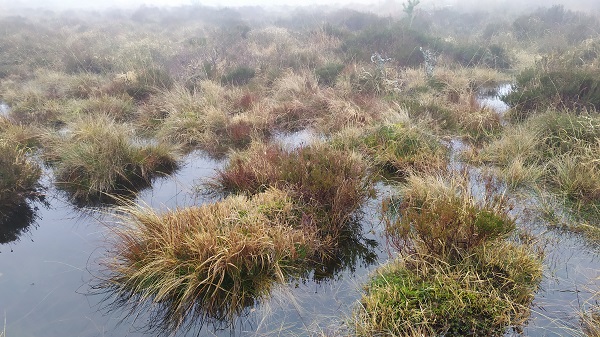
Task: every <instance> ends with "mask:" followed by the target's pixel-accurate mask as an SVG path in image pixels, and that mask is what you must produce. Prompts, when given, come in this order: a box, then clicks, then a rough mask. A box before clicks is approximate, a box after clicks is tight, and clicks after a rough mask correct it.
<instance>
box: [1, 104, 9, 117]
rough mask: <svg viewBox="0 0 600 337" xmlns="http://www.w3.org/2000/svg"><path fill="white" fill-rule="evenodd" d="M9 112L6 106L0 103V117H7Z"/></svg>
mask: <svg viewBox="0 0 600 337" xmlns="http://www.w3.org/2000/svg"><path fill="white" fill-rule="evenodd" d="M9 110H10V108H9V107H8V104H6V103H4V102H2V101H0V116H4V117H8V111H9Z"/></svg>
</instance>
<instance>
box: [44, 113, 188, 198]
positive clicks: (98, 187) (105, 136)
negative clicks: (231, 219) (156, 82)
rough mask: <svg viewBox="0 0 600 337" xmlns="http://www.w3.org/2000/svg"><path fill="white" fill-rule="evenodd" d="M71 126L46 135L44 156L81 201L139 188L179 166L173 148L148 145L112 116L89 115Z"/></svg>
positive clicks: (67, 187) (64, 186)
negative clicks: (65, 130) (62, 130)
mask: <svg viewBox="0 0 600 337" xmlns="http://www.w3.org/2000/svg"><path fill="white" fill-rule="evenodd" d="M67 129H68V131H67V132H65V133H63V134H62V135H60V134H52V133H49V134H47V135H45V136H44V138H45V139H44V142H43V144H44V158H45V160H46V161H48V162H49V163H51V164H52V165H53V167H54V170H55V175H56V181H57V184H58V185H59V186H60V187H61V188H64V189H65V190H67V191H70V192H71V193H72V196H73V197H74V198H75V199H80V200H81V199H83V200H85V199H88V198H95V197H101V196H103V195H105V194H112V193H121V192H126V191H128V190H130V189H136V188H139V187H141V186H145V185H147V184H149V183H150V181H151V180H152V179H153V178H154V177H155V176H157V175H160V174H166V173H169V172H172V171H173V170H174V169H175V168H176V167H177V159H176V157H175V154H174V150H175V149H174V148H173V147H172V146H168V145H166V144H163V143H159V144H151V143H147V144H144V143H143V142H142V140H138V139H136V138H135V135H134V134H133V133H132V130H131V128H129V127H128V126H127V125H126V124H117V123H116V122H115V121H114V120H113V119H112V118H110V117H108V116H99V117H85V118H83V119H81V120H79V121H77V122H74V123H72V124H70V125H68V126H67Z"/></svg>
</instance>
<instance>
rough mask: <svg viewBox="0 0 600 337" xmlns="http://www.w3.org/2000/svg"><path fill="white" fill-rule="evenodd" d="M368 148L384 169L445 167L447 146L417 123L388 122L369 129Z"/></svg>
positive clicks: (402, 173)
mask: <svg viewBox="0 0 600 337" xmlns="http://www.w3.org/2000/svg"><path fill="white" fill-rule="evenodd" d="M363 142H364V146H365V151H366V152H367V154H368V155H369V156H370V157H372V158H373V159H374V161H375V165H376V166H378V167H379V168H380V169H381V170H383V171H384V173H387V174H392V175H399V176H407V175H408V174H409V173H410V172H413V171H417V172H434V171H439V170H444V169H445V167H446V166H447V164H448V157H447V154H448V153H447V149H446V148H445V147H444V146H443V145H442V144H441V143H440V141H439V140H438V139H437V138H436V137H435V136H434V135H432V134H429V133H427V132H426V131H425V130H423V129H422V128H420V127H418V126H412V125H408V126H407V125H404V124H387V125H382V126H380V127H377V128H375V129H373V130H372V131H371V132H369V133H367V135H366V136H365V138H364V140H363Z"/></svg>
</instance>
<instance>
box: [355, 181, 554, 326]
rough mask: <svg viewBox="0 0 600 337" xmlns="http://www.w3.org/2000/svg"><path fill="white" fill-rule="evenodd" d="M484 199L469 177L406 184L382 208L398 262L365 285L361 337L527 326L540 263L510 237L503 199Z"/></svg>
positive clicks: (490, 195)
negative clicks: (471, 187) (396, 197)
mask: <svg viewBox="0 0 600 337" xmlns="http://www.w3.org/2000/svg"><path fill="white" fill-rule="evenodd" d="M485 194H486V195H487V196H486V197H484V198H483V199H482V200H478V199H477V198H476V196H475V195H474V194H473V193H472V192H471V191H470V190H469V188H468V178H467V177H466V176H465V177H452V176H445V177H435V176H428V177H418V176H411V177H410V178H409V179H408V181H407V183H406V185H405V186H404V187H403V189H402V191H401V196H400V201H399V202H398V203H390V204H386V208H385V214H386V219H387V220H386V223H387V226H386V227H387V228H386V232H387V234H388V237H389V238H390V241H391V242H392V244H393V245H394V246H395V247H396V248H397V249H398V250H399V251H400V257H399V259H398V260H397V261H395V262H392V263H391V264H389V265H387V266H384V267H382V268H381V269H380V270H378V271H377V272H376V273H375V275H374V276H373V277H372V279H371V280H370V281H369V283H368V284H367V285H366V286H365V294H364V295H363V298H362V299H361V306H360V307H359V308H358V309H357V310H356V311H355V316H354V320H353V324H354V329H355V330H356V332H357V334H358V335H361V336H362V335H364V336H372V335H380V334H381V335H385V336H419V335H426V336H431V335H452V336H483V335H485V336H502V335H504V332H505V331H506V329H507V328H508V327H518V326H519V325H521V324H523V323H524V322H525V321H526V319H527V318H528V316H529V306H530V304H531V301H532V300H533V294H534V292H535V290H536V289H537V286H538V283H539V281H540V279H541V276H542V265H541V259H540V257H539V256H538V255H536V254H534V252H533V250H532V249H531V247H528V246H525V245H519V244H516V243H512V242H509V241H506V240H505V239H506V238H507V237H508V235H509V234H510V233H511V232H512V231H513V230H514V228H515V225H514V220H513V219H512V218H510V217H509V216H508V213H507V212H508V208H507V204H506V200H504V198H503V197H502V195H501V194H500V195H499V196H498V194H495V193H491V192H489V191H488V192H487V193H485ZM390 206H394V207H390Z"/></svg>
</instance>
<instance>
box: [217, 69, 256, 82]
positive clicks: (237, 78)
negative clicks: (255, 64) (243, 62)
mask: <svg viewBox="0 0 600 337" xmlns="http://www.w3.org/2000/svg"><path fill="white" fill-rule="evenodd" d="M254 75H256V71H255V70H254V69H252V68H249V67H246V66H240V67H237V68H235V69H233V70H231V71H230V72H228V73H227V74H225V75H223V76H222V77H221V82H222V83H225V84H231V85H245V84H248V82H250V80H251V79H252V78H253V77H254Z"/></svg>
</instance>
